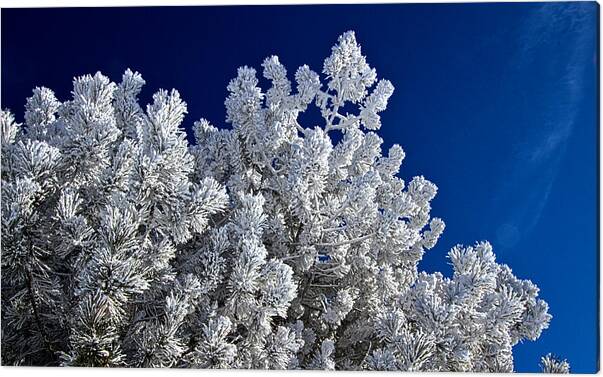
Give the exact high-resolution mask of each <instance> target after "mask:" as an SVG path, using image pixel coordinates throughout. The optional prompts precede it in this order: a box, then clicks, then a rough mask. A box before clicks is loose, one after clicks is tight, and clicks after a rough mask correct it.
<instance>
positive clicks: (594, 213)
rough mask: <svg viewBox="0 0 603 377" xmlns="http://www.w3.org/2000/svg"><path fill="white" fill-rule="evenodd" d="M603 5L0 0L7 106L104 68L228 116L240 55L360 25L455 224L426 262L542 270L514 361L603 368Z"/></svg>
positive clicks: (317, 42) (63, 91)
mask: <svg viewBox="0 0 603 377" xmlns="http://www.w3.org/2000/svg"><path fill="white" fill-rule="evenodd" d="M598 13H599V7H598V5H597V4H595V3H586V2H584V3H531V4H530V3H523V4H521V3H512V4H494V3H492V4H420V5H416V4H414V5H410V4H405V5H345V6H343V5H339V6H286V7H285V6H283V7H275V6H262V7H259V6H258V7H211V8H210V7H196V8H184V7H178V8H113V9H31V10H13V9H2V13H1V18H2V26H1V27H2V42H1V43H2V72H1V78H2V83H1V91H2V93H1V94H2V107H3V108H9V109H11V110H13V112H16V115H17V118H18V119H19V120H22V119H23V106H24V103H25V98H26V97H27V96H29V95H30V94H31V89H32V88H33V87H34V86H40V85H43V86H47V87H50V88H52V89H54V90H55V91H56V93H57V95H58V97H59V98H60V99H67V98H68V97H69V93H70V89H71V78H72V77H73V76H75V75H81V74H85V73H94V72H96V71H98V70H100V71H102V72H103V73H105V74H107V75H108V76H110V77H111V78H112V79H113V80H119V79H120V77H121V74H122V72H123V71H124V70H125V69H126V68H128V67H130V68H132V69H134V70H138V71H140V72H141V73H142V74H143V77H144V78H145V79H146V80H147V83H148V84H147V86H146V88H145V89H144V90H143V95H142V100H143V101H148V100H149V99H150V96H151V95H152V93H153V92H154V91H156V90H157V89H159V88H177V89H178V90H179V91H180V93H181V95H182V96H183V98H184V99H185V100H186V101H187V103H188V105H189V115H188V116H187V117H186V119H185V125H186V126H190V125H192V122H193V121H195V120H197V119H199V118H200V117H202V116H203V117H206V118H208V119H209V120H211V121H212V122H213V123H214V124H218V125H220V124H224V117H225V112H224V106H223V102H224V98H225V96H226V84H227V82H228V80H229V79H231V78H232V77H234V76H235V74H236V68H237V67H238V66H240V65H251V66H255V67H259V65H260V64H261V62H262V60H263V58H264V57H266V56H268V55H272V54H276V55H279V56H280V58H281V61H282V62H283V63H284V64H285V65H286V66H287V67H289V71H290V72H294V70H295V69H296V68H297V67H298V66H299V65H302V64H308V65H310V67H312V68H313V69H315V70H320V69H321V68H322V61H323V59H324V58H325V57H326V56H328V55H329V54H330V48H331V46H332V45H333V43H334V42H335V41H336V38H337V36H338V35H339V34H341V33H342V32H344V31H346V30H350V29H351V30H355V31H356V35H357V39H358V40H359V41H360V43H361V44H362V46H363V50H364V52H365V54H366V55H367V56H368V61H369V63H370V64H371V65H373V66H374V67H375V68H376V69H377V72H378V74H379V76H380V77H384V78H388V79H389V80H391V81H392V82H393V83H394V85H395V86H396V91H395V93H394V95H393V97H392V98H391V100H390V104H389V107H388V110H387V111H386V112H384V113H383V117H382V119H383V125H384V126H383V129H382V130H381V132H380V134H381V136H382V137H383V138H384V139H385V145H384V147H385V148H386V149H387V148H389V145H391V144H393V143H399V144H401V145H402V146H403V147H404V149H405V151H406V153H407V158H406V160H405V163H404V165H403V167H402V171H401V176H402V177H403V178H411V177H412V176H413V175H417V174H423V175H425V176H426V177H427V178H429V179H430V180H432V181H433V182H435V183H436V184H437V185H438V186H439V193H438V196H437V197H436V199H435V200H434V203H433V211H432V214H433V215H435V216H439V217H442V218H443V219H444V220H445V221H446V223H447V228H446V231H445V232H444V235H443V237H442V238H441V240H440V242H439V244H438V246H436V248H435V249H433V250H432V251H430V252H429V253H428V254H427V255H426V256H425V258H424V261H423V262H422V264H421V266H422V268H424V269H426V270H428V271H435V270H440V271H444V272H445V273H446V274H449V271H450V267H449V266H448V264H447V259H446V258H445V255H446V252H447V251H448V250H449V249H450V247H452V246H454V245H455V244H457V243H464V244H471V243H474V242H475V241H477V240H490V241H491V243H492V244H493V246H494V248H495V251H496V254H497V256H498V260H499V261H501V262H504V263H507V264H509V265H510V266H511V267H512V268H513V270H514V272H515V273H516V274H517V275H518V276H519V277H521V278H530V279H531V280H532V281H534V282H535V283H536V284H537V285H538V286H539V287H540V288H541V296H542V297H543V298H544V299H546V300H547V301H548V302H549V304H550V311H551V313H552V314H553V315H554V318H553V320H552V322H551V326H550V328H549V329H548V330H546V331H545V332H544V333H543V335H542V337H541V338H540V339H539V340H538V341H536V342H525V343H523V344H519V345H518V346H516V348H515V358H516V359H515V360H516V370H517V371H521V372H529V371H537V370H538V361H539V358H540V356H541V355H543V354H546V353H548V352H554V353H556V354H558V355H560V356H563V357H566V358H567V359H568V360H569V361H570V362H571V364H572V370H573V371H574V372H583V373H586V372H595V371H596V370H597V369H598V325H597V322H598V320H597V317H598V316H597V310H598V304H597V302H598V265H599V260H598V199H597V198H598V196H597V195H598V177H597V172H598V74H597V72H598V64H599V60H598V48H597V46H598V33H597V30H598V22H599V19H598Z"/></svg>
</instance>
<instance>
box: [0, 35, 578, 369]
mask: <svg viewBox="0 0 603 377" xmlns="http://www.w3.org/2000/svg"><path fill="white" fill-rule="evenodd" d="M261 68H262V72H261V74H262V76H263V77H264V78H266V79H268V80H269V81H270V83H271V87H269V88H267V89H264V88H260V87H259V86H258V84H259V80H258V78H257V71H256V70H255V69H253V68H250V67H246V66H245V67H241V68H239V70H238V72H237V76H236V77H235V78H234V79H232V80H231V81H230V83H229V84H228V86H227V89H228V93H229V94H228V97H227V98H226V100H225V106H226V123H227V124H228V125H229V126H228V125H225V126H223V127H220V128H218V127H215V126H213V125H212V124H211V123H210V122H209V121H208V120H205V119H201V120H199V121H197V122H195V123H194V127H192V129H193V132H194V136H195V140H196V143H195V144H193V145H189V144H188V143H187V141H186V137H185V129H184V127H183V122H184V119H185V115H186V113H187V105H186V103H185V102H184V100H183V99H182V98H181V97H180V94H179V93H178V91H176V90H170V91H167V90H159V91H158V92H157V93H156V94H155V95H154V96H153V102H152V103H151V104H148V105H147V106H145V107H143V106H141V105H140V104H139V103H138V99H137V96H138V94H139V93H140V91H141V88H142V87H143V85H145V81H144V80H143V78H142V76H141V75H140V74H139V73H137V72H132V71H130V70H127V71H126V72H125V73H124V75H123V76H122V79H121V82H119V83H114V82H111V80H109V78H107V77H106V76H104V75H102V74H101V73H96V74H95V75H93V76H92V75H86V76H82V77H77V78H75V79H74V80H73V91H72V98H71V99H67V100H64V101H60V100H59V99H57V98H56V96H55V95H54V93H53V92H52V91H51V90H50V89H48V88H36V89H34V91H33V95H32V96H31V97H30V98H28V99H27V101H26V105H25V116H24V119H25V124H24V125H21V124H18V123H17V122H16V121H15V118H14V117H13V115H12V114H11V113H10V112H8V111H2V112H1V113H0V131H1V133H0V136H1V142H2V362H3V363H4V364H7V365H72V366H127V367H193V368H269V369H353V370H358V369H371V370H409V371H479V372H485V371H491V372H508V371H512V370H513V353H512V351H513V347H514V346H515V345H516V344H517V343H518V342H520V341H523V340H526V339H529V340H535V339H537V338H538V337H539V336H540V334H541V331H542V330H544V329H546V328H547V327H548V324H549V321H550V319H551V316H550V314H548V306H547V304H546V303H545V302H544V301H542V300H541V299H539V298H538V288H537V287H536V286H535V285H534V284H532V283H531V282H530V281H529V280H520V279H518V278H517V277H515V276H514V275H513V274H512V272H511V269H510V268H509V267H508V266H506V265H501V264H499V263H497V262H496V258H495V255H494V253H493V250H492V247H491V245H490V244H489V243H487V242H478V243H476V244H475V245H473V246H461V245H459V246H457V247H454V248H453V249H452V250H451V251H450V252H449V253H448V256H449V258H450V261H451V265H452V274H451V275H450V276H451V277H450V278H448V277H444V275H442V274H441V273H433V274H427V273H425V272H421V271H419V270H418V263H419V261H420V260H421V258H422V256H423V254H424V253H425V252H426V251H427V250H429V249H432V248H434V247H435V246H436V244H437V240H438V238H439V237H440V235H441V234H442V232H443V231H444V228H445V224H444V222H443V221H442V220H441V219H439V218H436V217H431V214H430V212H431V205H430V203H431V200H432V199H433V198H434V197H435V195H436V193H437V187H436V185H435V184H434V183H432V182H430V181H429V180H427V179H426V178H424V177H422V176H419V177H414V178H411V179H410V180H409V181H405V180H403V179H402V178H401V177H399V175H398V173H399V171H400V166H401V164H402V162H403V160H404V157H405V153H404V151H403V149H402V148H401V147H400V146H398V145H394V146H393V147H391V148H390V150H389V151H388V153H387V155H384V154H383V153H382V142H383V140H382V139H381V138H380V137H379V136H378V135H377V134H376V133H375V132H376V131H377V130H379V129H380V128H381V127H382V126H386V125H382V120H381V118H380V114H381V113H382V112H383V111H384V110H385V109H386V107H387V103H388V100H389V98H390V97H391V96H392V95H393V91H394V86H393V84H392V83H391V82H389V81H387V80H384V79H380V78H378V76H377V72H376V70H375V69H374V68H372V67H371V66H370V65H369V64H368V62H367V60H366V57H365V56H364V55H362V50H361V47H360V45H359V44H358V43H357V41H356V37H355V35H354V33H353V32H347V33H345V34H343V35H342V36H341V37H340V38H339V40H338V42H337V44H336V45H335V46H334V47H333V49H332V51H331V55H330V56H329V57H328V58H327V59H326V60H325V62H324V65H323V68H322V71H321V73H322V75H320V74H318V73H316V72H314V71H312V70H311V69H310V67H308V66H306V65H304V66H302V67H300V68H299V69H297V70H296V71H295V73H294V80H295V84H293V83H292V82H291V81H290V79H289V76H290V74H289V72H288V71H287V69H286V68H285V66H284V65H283V63H282V62H281V61H280V60H279V58H278V57H276V56H271V57H268V58H266V60H265V61H264V62H263V64H262V67H261ZM313 105H314V106H316V107H317V108H318V109H319V111H320V113H321V115H322V118H323V119H322V121H321V122H320V124H316V125H307V124H303V122H301V121H300V120H299V115H300V114H301V113H302V112H304V111H306V110H307V108H308V107H309V106H313ZM344 108H345V109H346V111H345V113H344V112H343V110H342V109H344ZM542 365H543V369H544V370H545V371H550V372H564V371H568V370H569V365H568V364H567V363H566V362H564V361H563V362H562V361H559V360H557V359H555V358H552V357H549V356H547V357H545V358H543V360H542Z"/></svg>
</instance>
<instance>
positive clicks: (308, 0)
mask: <svg viewBox="0 0 603 377" xmlns="http://www.w3.org/2000/svg"><path fill="white" fill-rule="evenodd" d="M548 1H562V0H548ZM573 1H576V0H573ZM578 1H580V0H578ZM494 2H525V1H521V0H478V1H476V0H467V1H438V0H414V1H396V0H374V1H370V0H339V1H338V0H252V1H244V0H218V1H216V0H208V1H200V0H176V1H169V0H54V1H53V0H2V3H0V8H34V7H42V8H58V7H127V6H130V7H132V6H187V5H188V6H191V5H294V4H375V5H377V4H394V3H494ZM531 2H542V1H538V0H537V1H531ZM23 27H24V28H26V27H27V25H23ZM600 35H601V22H600V21H599V36H600ZM599 51H601V41H600V37H599ZM599 55H600V54H599ZM600 77H601V60H600V56H599V78H600ZM599 81H600V80H599ZM602 104H603V102H602V101H601V94H600V92H599V190H600V188H601V176H603V169H602V167H603V164H602V163H601V154H600V153H601V150H602V149H603V132H601V127H600V125H601V119H600V116H601V111H600V109H601V105H602ZM601 199H602V196H601V191H599V204H600V203H601V202H602V200H601ZM600 213H601V208H600V206H599V214H600ZM599 217H600V216H599ZM601 234H603V222H601V219H600V218H599V240H601ZM600 252H601V251H600V249H599V274H600V272H601V267H602V266H603V264H602V263H601V255H600ZM599 276H600V275H599ZM602 288H603V284H602V283H601V279H600V277H599V308H598V310H599V330H598V331H599V368H600V362H601V359H602V358H603V352H601V331H600V325H601V321H602V319H603V316H602V315H601V309H600V303H601V297H600V292H601V290H602ZM534 362H535V363H537V362H538V360H535V361H534ZM570 362H571V360H570ZM0 373H2V375H3V376H8V377H13V376H19V377H22V376H36V377H38V376H40V375H43V377H63V376H80V375H81V374H86V375H89V376H92V377H94V376H106V375H108V374H115V375H116V376H118V377H119V376H124V377H139V376H141V377H142V376H144V377H155V376H161V377H174V376H192V375H198V374H203V375H208V374H209V375H210V376H216V377H218V376H221V377H228V376H262V375H264V374H271V375H273V376H277V375H280V374H282V373H284V374H287V375H294V374H302V375H304V376H321V375H324V374H325V373H327V374H328V375H333V373H335V374H337V375H338V376H352V375H355V376H358V374H357V373H359V372H351V371H337V372H323V371H273V370H269V371H265V370H241V369H229V370H207V369H141V368H131V369H126V368H113V369H102V368H47V367H6V366H1V367H0ZM364 373H369V374H370V376H390V377H393V376H394V375H396V376H397V375H398V373H396V372H363V375H364ZM600 373H601V371H599V372H598V373H597V374H600ZM149 374H151V375H149ZM404 375H405V376H421V377H423V376H425V377H427V376H453V375H454V374H453V373H409V372H404ZM473 375H484V376H497V375H500V376H506V374H502V373H473ZM517 375H526V373H517Z"/></svg>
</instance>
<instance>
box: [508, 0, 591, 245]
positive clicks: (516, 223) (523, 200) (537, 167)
mask: <svg viewBox="0 0 603 377" xmlns="http://www.w3.org/2000/svg"><path fill="white" fill-rule="evenodd" d="M587 16H588V13H587V12H586V8H584V7H582V6H580V5H576V6H572V5H568V6H564V7H560V6H559V5H558V4H557V5H556V4H543V6H542V7H541V8H539V9H538V11H536V12H535V13H534V14H533V15H531V16H530V17H528V18H527V19H526V21H525V24H524V26H523V30H522V33H521V35H522V37H521V40H520V48H519V50H518V53H517V55H516V56H515V57H514V59H515V61H514V62H515V64H514V65H515V66H516V67H519V68H520V69H521V67H522V66H525V65H527V64H534V63H537V60H538V58H539V56H538V50H539V49H540V48H541V47H543V46H545V45H547V44H548V45H550V44H554V43H558V41H557V38H559V36H560V35H571V36H572V37H571V38H570V37H567V38H566V39H565V40H564V44H566V45H570V46H571V49H570V50H568V51H565V54H563V55H561V54H560V55H559V56H553V57H551V58H552V59H558V60H557V61H555V62H554V63H556V62H557V63H558V62H561V63H562V64H564V67H563V70H564V74H563V76H562V77H559V78H556V79H555V82H553V83H550V85H548V86H550V88H552V89H553V90H554V92H553V93H551V95H552V96H555V101H553V102H552V104H550V105H548V106H547V108H546V112H547V113H546V117H545V119H546V123H545V124H544V125H542V124H540V125H534V130H536V131H531V130H530V131H531V132H528V136H527V137H526V140H524V143H522V146H521V148H520V149H519V150H517V151H516V152H517V153H516V154H515V157H514V162H512V164H513V165H514V169H513V171H514V173H513V174H512V175H511V177H509V178H508V181H507V183H508V184H507V185H505V188H504V189H503V190H501V192H499V197H509V196H512V197H514V196H515V195H516V193H514V192H512V191H510V188H512V187H516V186H518V185H521V184H525V182H530V179H531V177H533V176H538V177H539V180H538V182H537V184H536V182H533V188H534V189H533V190H529V194H528V195H525V194H524V197H517V198H515V197H514V199H517V200H516V203H515V205H514V206H513V208H512V209H510V210H509V213H508V214H507V216H505V217H503V221H502V222H501V225H500V226H499V229H498V231H497V235H498V237H497V238H498V243H499V246H501V247H502V248H510V247H512V246H514V245H515V244H516V243H517V242H519V240H520V238H521V236H523V235H525V234H527V233H529V232H530V231H531V230H532V229H533V228H534V227H535V226H536V225H537V224H538V223H539V221H540V219H541V216H542V213H543V211H544V209H545V208H546V204H547V202H548V199H549V196H550V193H551V190H552V189H553V187H554V182H555V178H556V177H557V175H558V171H559V164H560V162H561V160H562V157H563V155H564V153H565V149H566V145H567V141H568V139H569V138H570V137H571V135H572V131H573V129H574V127H575V126H576V117H577V115H578V114H577V104H578V102H579V101H580V100H581V98H582V93H583V89H584V84H585V83H584V71H583V70H584V62H585V61H589V57H588V56H587V55H586V54H587V53H588V46H589V44H591V43H593V41H592V40H591V38H592V37H591V34H592V33H593V31H589V30H585V25H587V24H588V23H585V22H583V21H584V19H585V17H587Z"/></svg>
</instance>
